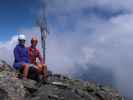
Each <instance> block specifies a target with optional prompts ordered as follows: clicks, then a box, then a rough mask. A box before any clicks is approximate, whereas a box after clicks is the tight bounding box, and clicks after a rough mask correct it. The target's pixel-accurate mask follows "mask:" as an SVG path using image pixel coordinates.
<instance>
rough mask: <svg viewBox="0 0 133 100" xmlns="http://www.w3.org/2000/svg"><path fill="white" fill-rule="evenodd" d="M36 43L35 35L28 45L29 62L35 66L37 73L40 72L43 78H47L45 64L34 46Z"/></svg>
mask: <svg viewBox="0 0 133 100" xmlns="http://www.w3.org/2000/svg"><path fill="white" fill-rule="evenodd" d="M37 43H38V40H37V38H36V37H33V38H32V39H31V46H30V47H29V49H28V51H29V58H30V63H31V64H33V65H35V66H37V67H36V68H37V70H38V73H39V74H42V75H43V76H44V78H45V79H47V65H45V64H44V61H43V58H42V56H41V53H40V51H39V49H37V48H36V46H37ZM37 58H38V59H39V62H37Z"/></svg>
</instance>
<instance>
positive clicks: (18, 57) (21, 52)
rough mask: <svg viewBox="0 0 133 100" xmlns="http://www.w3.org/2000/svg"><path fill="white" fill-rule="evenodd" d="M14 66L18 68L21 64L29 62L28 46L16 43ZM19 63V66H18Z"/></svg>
mask: <svg viewBox="0 0 133 100" xmlns="http://www.w3.org/2000/svg"><path fill="white" fill-rule="evenodd" d="M14 57H15V60H14V67H15V68H16V67H17V68H18V67H21V66H20V65H21V64H25V63H29V62H30V61H29V54H28V48H26V47H25V46H24V45H20V44H18V45H16V47H15V48H14ZM18 65H19V66H18Z"/></svg>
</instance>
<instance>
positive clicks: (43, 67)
mask: <svg viewBox="0 0 133 100" xmlns="http://www.w3.org/2000/svg"><path fill="white" fill-rule="evenodd" d="M42 71H43V75H44V78H45V79H47V75H48V73H47V72H48V69H47V65H46V64H43V65H42Z"/></svg>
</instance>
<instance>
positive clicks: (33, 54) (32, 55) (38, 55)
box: [28, 47, 44, 64]
mask: <svg viewBox="0 0 133 100" xmlns="http://www.w3.org/2000/svg"><path fill="white" fill-rule="evenodd" d="M28 52H29V58H30V63H31V64H35V63H36V59H37V58H38V59H39V60H40V63H41V64H43V63H44V61H43V58H42V56H41V53H40V51H39V49H37V48H35V49H33V48H31V47H29V48H28Z"/></svg>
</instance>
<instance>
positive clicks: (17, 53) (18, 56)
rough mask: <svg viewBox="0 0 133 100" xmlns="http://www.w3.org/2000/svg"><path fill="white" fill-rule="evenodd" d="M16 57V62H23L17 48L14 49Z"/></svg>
mask: <svg viewBox="0 0 133 100" xmlns="http://www.w3.org/2000/svg"><path fill="white" fill-rule="evenodd" d="M14 57H15V61H16V62H20V61H21V57H20V53H19V50H18V48H17V47H15V48H14Z"/></svg>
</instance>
